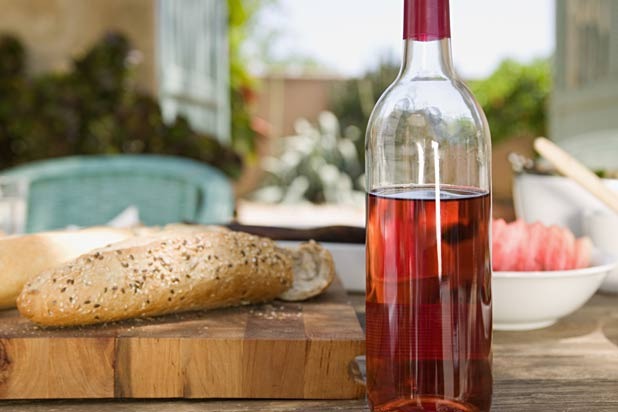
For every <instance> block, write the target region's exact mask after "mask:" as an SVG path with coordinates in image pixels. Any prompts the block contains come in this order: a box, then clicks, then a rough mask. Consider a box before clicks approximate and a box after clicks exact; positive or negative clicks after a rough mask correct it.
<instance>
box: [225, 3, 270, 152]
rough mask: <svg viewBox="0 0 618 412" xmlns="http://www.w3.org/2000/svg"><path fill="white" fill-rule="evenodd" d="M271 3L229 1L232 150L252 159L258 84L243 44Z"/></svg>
mask: <svg viewBox="0 0 618 412" xmlns="http://www.w3.org/2000/svg"><path fill="white" fill-rule="evenodd" d="M267 1H269V0H227V5H228V13H229V14H228V16H229V17H228V18H229V20H228V35H229V55H230V104H231V122H232V124H231V135H232V147H234V148H235V149H236V150H237V151H238V152H239V153H241V154H243V155H245V156H248V157H251V156H252V154H254V152H255V139H254V137H255V133H254V131H253V130H252V127H251V104H252V101H253V99H254V90H255V87H256V81H255V79H254V78H253V76H252V75H251V73H250V71H249V68H248V67H247V59H246V56H245V54H244V50H243V43H244V42H245V40H246V38H247V36H248V35H249V27H250V24H251V22H252V19H253V18H254V17H255V15H256V13H257V12H258V11H259V10H260V8H261V7H262V6H263V5H264V3H265V2H267Z"/></svg>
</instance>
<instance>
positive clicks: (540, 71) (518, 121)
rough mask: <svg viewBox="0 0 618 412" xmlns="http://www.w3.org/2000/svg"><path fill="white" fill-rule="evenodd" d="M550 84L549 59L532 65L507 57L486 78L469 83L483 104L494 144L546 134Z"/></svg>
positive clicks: (534, 62)
mask: <svg viewBox="0 0 618 412" xmlns="http://www.w3.org/2000/svg"><path fill="white" fill-rule="evenodd" d="M551 83H552V81H551V65H550V62H549V60H548V59H539V60H535V61H533V62H532V63H530V64H522V63H518V62H516V61H514V60H505V61H503V62H502V63H501V64H500V65H499V66H498V68H497V69H496V70H495V71H494V72H493V73H492V74H491V76H489V77H488V78H487V79H484V80H477V81H471V82H469V84H470V88H471V89H472V92H473V93H474V96H475V97H476V99H477V100H478V102H479V103H480V104H481V106H483V110H484V111H485V115H486V116H487V121H488V122H489V128H490V129H491V137H492V140H493V142H494V143H499V142H501V141H504V140H506V139H508V138H511V137H517V136H526V135H528V136H529V135H532V136H546V135H547V105H548V99H549V92H550V89H551Z"/></svg>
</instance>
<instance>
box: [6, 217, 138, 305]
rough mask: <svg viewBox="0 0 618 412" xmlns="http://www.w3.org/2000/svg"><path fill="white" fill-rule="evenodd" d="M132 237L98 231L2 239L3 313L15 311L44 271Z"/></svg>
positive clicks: (120, 232) (121, 232) (118, 231)
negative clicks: (30, 284) (33, 280)
mask: <svg viewBox="0 0 618 412" xmlns="http://www.w3.org/2000/svg"><path fill="white" fill-rule="evenodd" d="M132 235H133V234H132V232H131V231H129V230H122V229H111V228H104V227H99V228H91V229H84V230H73V231H55V232H43V233H37V234H32V235H16V236H8V237H3V238H0V309H6V308H11V307H15V299H16V298H17V296H18V295H19V292H21V290H22V288H23V287H24V285H25V284H26V283H27V282H28V281H29V280H30V279H31V278H32V277H34V276H36V275H38V274H39V273H41V272H42V271H44V270H47V269H50V268H53V267H55V266H57V265H60V264H62V263H64V262H67V261H69V260H72V259H75V258H77V257H78V256H80V255H82V254H84V253H86V252H88V251H90V250H93V249H96V248H100V247H103V246H105V245H107V244H110V243H114V242H118V241H121V240H124V239H127V238H129V237H131V236H132Z"/></svg>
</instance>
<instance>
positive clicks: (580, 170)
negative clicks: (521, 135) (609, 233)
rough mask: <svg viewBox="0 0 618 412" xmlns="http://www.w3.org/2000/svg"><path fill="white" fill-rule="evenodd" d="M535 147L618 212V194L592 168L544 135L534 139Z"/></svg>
mask: <svg viewBox="0 0 618 412" xmlns="http://www.w3.org/2000/svg"><path fill="white" fill-rule="evenodd" d="M534 148H535V149H536V151H537V152H538V153H539V154H540V155H541V156H543V157H544V158H545V159H547V160H548V161H550V162H551V163H552V164H553V165H554V166H555V167H556V169H557V170H558V171H559V172H560V173H562V174H563V175H565V176H566V177H569V178H571V179H573V180H574V181H576V182H577V183H579V185H580V186H582V187H583V188H584V189H586V190H587V191H589V192H590V193H592V194H593V195H594V196H596V197H597V198H598V199H599V200H601V201H602V202H603V203H605V204H606V205H607V206H609V207H610V208H611V209H613V210H614V211H615V212H616V213H618V194H617V193H616V192H614V191H612V190H611V189H609V188H608V187H607V186H605V185H604V184H603V182H602V181H601V179H599V177H598V176H597V175H595V174H594V173H592V172H591V171H590V169H588V168H587V167H586V166H584V165H583V164H581V163H580V162H579V161H578V160H577V159H575V158H574V157H572V156H571V155H570V154H568V153H567V152H565V151H564V150H562V149H561V148H560V147H558V146H557V145H556V144H554V143H553V142H551V141H549V140H548V139H546V138H544V137H539V138H537V139H536V140H535V141H534Z"/></svg>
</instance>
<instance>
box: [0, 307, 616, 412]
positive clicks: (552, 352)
mask: <svg viewBox="0 0 618 412" xmlns="http://www.w3.org/2000/svg"><path fill="white" fill-rule="evenodd" d="M350 299H351V300H352V302H353V303H354V304H355V306H356V307H357V309H358V312H359V316H360V317H361V318H363V296H361V295H353V296H350ZM494 382H495V383H494V398H493V399H494V400H493V408H492V409H493V410H494V411H498V412H528V411H530V412H536V411H539V412H541V411H542V412H556V411H573V412H597V411H599V412H600V411H603V412H616V411H618V295H614V296H610V295H596V296H594V297H593V298H592V300H591V301H590V302H588V304H586V306H585V307H584V308H582V309H581V310H579V311H578V312H577V313H575V314H573V315H572V316H570V317H568V318H566V319H564V320H562V321H560V322H559V323H557V324H556V325H554V326H553V327H550V328H547V329H542V330H538V331H531V332H496V333H495V334H494ZM0 410H6V411H11V412H30V411H62V412H77V411H87V412H117V411H130V412H160V411H174V412H198V411H199V412H202V411H217V412H259V411H264V412H266V411H268V412H287V411H301V412H310V411H311V412H313V411H315V412H323V411H339V412H361V411H363V412H366V411H367V410H368V409H367V407H366V406H365V401H364V400H353V401H252V400H246V401H244V400H232V401H185V400H182V401H139V400H138V401H105V400H103V401H45V402H40V401H39V402H33V401H5V402H2V403H0Z"/></svg>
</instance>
